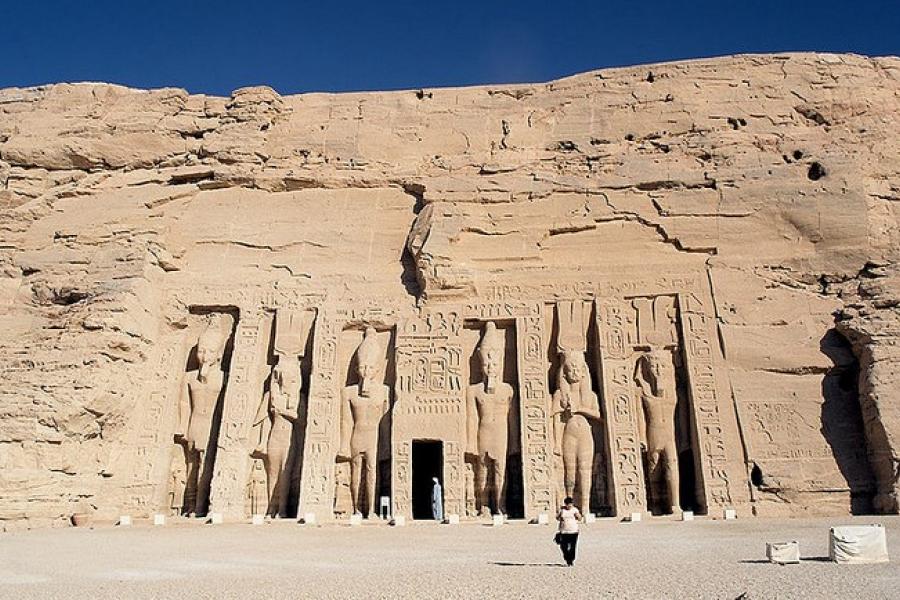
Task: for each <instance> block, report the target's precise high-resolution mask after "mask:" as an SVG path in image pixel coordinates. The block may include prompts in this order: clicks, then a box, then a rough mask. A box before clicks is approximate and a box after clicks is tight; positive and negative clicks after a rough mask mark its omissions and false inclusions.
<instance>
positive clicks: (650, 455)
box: [647, 448, 662, 510]
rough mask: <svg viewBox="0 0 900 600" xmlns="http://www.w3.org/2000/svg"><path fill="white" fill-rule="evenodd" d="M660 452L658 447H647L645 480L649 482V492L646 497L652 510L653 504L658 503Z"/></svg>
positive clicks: (656, 504)
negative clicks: (651, 448) (653, 448)
mask: <svg viewBox="0 0 900 600" xmlns="http://www.w3.org/2000/svg"><path fill="white" fill-rule="evenodd" d="M661 454H662V452H661V451H660V450H658V449H656V450H650V449H649V448H648V449H647V480H648V481H649V482H650V494H651V497H650V498H649V499H648V503H647V504H648V505H649V506H648V507H647V508H648V509H651V510H652V507H653V506H658V505H659V484H660V467H661V465H660V458H662V457H661Z"/></svg>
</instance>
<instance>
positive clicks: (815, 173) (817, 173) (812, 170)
mask: <svg viewBox="0 0 900 600" xmlns="http://www.w3.org/2000/svg"><path fill="white" fill-rule="evenodd" d="M825 175H827V172H826V171H825V167H823V166H822V164H821V163H819V162H814V163H813V164H811V165H809V171H807V173H806V176H807V177H809V178H810V180H812V181H818V180H819V179H822V178H823V177H825Z"/></svg>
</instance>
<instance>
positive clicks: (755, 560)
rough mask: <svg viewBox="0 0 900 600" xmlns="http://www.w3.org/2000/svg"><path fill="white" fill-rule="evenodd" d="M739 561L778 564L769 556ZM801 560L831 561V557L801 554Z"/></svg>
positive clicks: (755, 563) (746, 563)
mask: <svg viewBox="0 0 900 600" xmlns="http://www.w3.org/2000/svg"><path fill="white" fill-rule="evenodd" d="M738 562H739V563H741V564H745V565H768V564H773V565H774V564H776V563H773V562H771V561H769V559H767V558H750V559H745V560H739V561H738ZM800 562H801V563H805V562H831V559H830V558H829V557H827V556H801V557H800Z"/></svg>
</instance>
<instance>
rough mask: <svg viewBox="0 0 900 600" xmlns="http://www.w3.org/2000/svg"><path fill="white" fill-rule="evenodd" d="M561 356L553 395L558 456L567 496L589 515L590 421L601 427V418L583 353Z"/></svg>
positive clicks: (592, 447)
mask: <svg viewBox="0 0 900 600" xmlns="http://www.w3.org/2000/svg"><path fill="white" fill-rule="evenodd" d="M560 355H561V358H562V364H561V366H560V370H559V371H560V372H559V378H558V381H559V383H558V389H557V390H556V392H554V394H553V404H554V411H555V412H554V433H555V439H556V453H557V455H561V456H562V463H563V473H564V479H563V485H564V487H565V490H566V495H567V496H571V497H572V498H573V499H574V500H575V506H577V507H578V508H580V509H581V511H582V512H585V513H586V512H588V511H590V500H591V481H592V472H593V465H594V434H593V431H592V429H591V421H594V422H596V423H598V424H599V423H600V421H601V420H602V416H601V415H600V408H599V404H598V402H597V394H595V393H594V390H593V389H592V388H591V376H590V372H589V371H588V366H587V363H586V362H585V360H584V352H582V351H580V350H564V351H562V352H560Z"/></svg>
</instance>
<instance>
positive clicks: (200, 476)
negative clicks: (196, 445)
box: [194, 450, 210, 515]
mask: <svg viewBox="0 0 900 600" xmlns="http://www.w3.org/2000/svg"><path fill="white" fill-rule="evenodd" d="M209 486H210V477H207V476H206V451H205V450H197V501H196V502H195V503H194V512H195V513H196V514H197V515H205V514H206V512H207V510H208V508H209V506H208V505H209Z"/></svg>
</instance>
